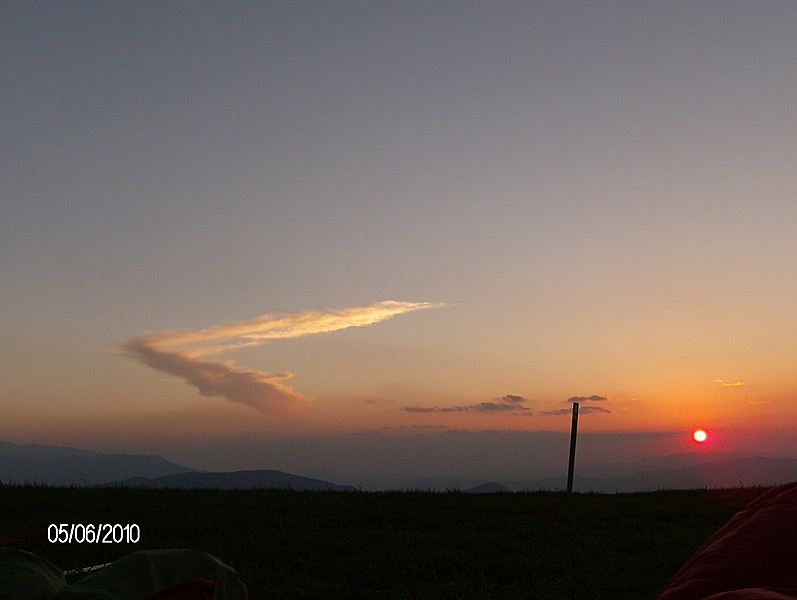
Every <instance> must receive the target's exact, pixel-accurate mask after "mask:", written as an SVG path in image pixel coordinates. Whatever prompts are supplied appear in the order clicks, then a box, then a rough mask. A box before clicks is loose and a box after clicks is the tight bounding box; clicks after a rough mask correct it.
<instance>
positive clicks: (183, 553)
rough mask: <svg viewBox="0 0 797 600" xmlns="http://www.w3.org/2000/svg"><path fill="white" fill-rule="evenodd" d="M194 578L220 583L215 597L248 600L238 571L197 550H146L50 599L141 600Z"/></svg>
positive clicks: (71, 586)
mask: <svg viewBox="0 0 797 600" xmlns="http://www.w3.org/2000/svg"><path fill="white" fill-rule="evenodd" d="M193 579H212V580H213V581H215V582H216V593H215V595H214V600H247V592H246V587H245V586H244V585H243V583H241V581H240V580H239V579H238V576H237V574H236V573H235V571H234V570H233V569H232V568H231V567H229V566H227V565H225V564H224V563H223V562H221V561H220V560H219V559H217V558H215V557H214V556H211V555H210V554H205V553H204V552H199V551H197V550H142V551H139V552H134V553H133V554H128V555H127V556H125V557H123V558H120V559H119V560H117V561H115V562H114V563H112V564H110V565H108V566H107V567H105V568H103V569H101V570H99V571H97V572H96V573H92V574H91V575H88V576H86V577H85V578H83V579H81V580H80V581H78V582H76V583H73V584H71V585H70V586H69V587H67V588H65V589H63V590H61V591H60V592H59V593H57V594H55V595H54V596H52V598H50V600H141V599H142V598H145V597H146V596H149V595H150V594H154V593H155V592H158V591H160V590H162V589H164V588H167V587H169V586H172V585H175V584H177V583H181V582H183V581H190V580H193Z"/></svg>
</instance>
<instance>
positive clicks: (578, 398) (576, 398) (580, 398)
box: [565, 394, 608, 404]
mask: <svg viewBox="0 0 797 600" xmlns="http://www.w3.org/2000/svg"><path fill="white" fill-rule="evenodd" d="M607 400H608V398H607V397H606V396H598V395H597V394H593V395H592V396H573V397H571V398H568V399H567V400H565V402H570V403H571V404H572V403H573V402H606V401H607Z"/></svg>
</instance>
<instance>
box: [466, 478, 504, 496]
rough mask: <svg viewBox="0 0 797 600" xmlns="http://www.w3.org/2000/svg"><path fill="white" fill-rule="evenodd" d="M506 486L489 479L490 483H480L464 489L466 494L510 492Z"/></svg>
mask: <svg viewBox="0 0 797 600" xmlns="http://www.w3.org/2000/svg"><path fill="white" fill-rule="evenodd" d="M511 491H512V490H510V489H509V488H508V487H506V486H505V485H501V484H500V483H496V482H495V481H491V482H490V483H482V484H480V485H476V486H474V487H472V488H469V489H467V490H465V493H466V494H499V493H501V492H511Z"/></svg>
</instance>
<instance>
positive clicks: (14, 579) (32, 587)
mask: <svg viewBox="0 0 797 600" xmlns="http://www.w3.org/2000/svg"><path fill="white" fill-rule="evenodd" d="M65 587H66V579H64V574H63V572H62V571H61V569H59V568H57V567H56V566H55V565H54V564H52V563H51V562H50V561H48V560H47V559H44V558H42V557H41V556H36V555H35V554H31V553H30V552H25V551H24V550H16V549H14V548H0V600H48V599H49V598H51V597H52V596H53V594H55V593H56V592H58V591H59V590H62V589H63V588H65Z"/></svg>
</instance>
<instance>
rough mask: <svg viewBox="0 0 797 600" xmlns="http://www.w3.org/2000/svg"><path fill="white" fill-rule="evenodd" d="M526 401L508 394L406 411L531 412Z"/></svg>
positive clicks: (417, 407) (528, 413)
mask: <svg viewBox="0 0 797 600" xmlns="http://www.w3.org/2000/svg"><path fill="white" fill-rule="evenodd" d="M524 402H526V399H525V398H524V397H523V396H516V395H514V394H507V395H506V396H501V397H500V398H495V399H494V401H492V402H478V403H476V404H466V405H460V406H405V407H404V411H405V412H410V413H435V412H436V413H453V412H479V413H505V414H509V413H514V414H517V413H523V414H526V415H530V414H531V409H530V408H527V407H525V406H522V404H523V403H524Z"/></svg>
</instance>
